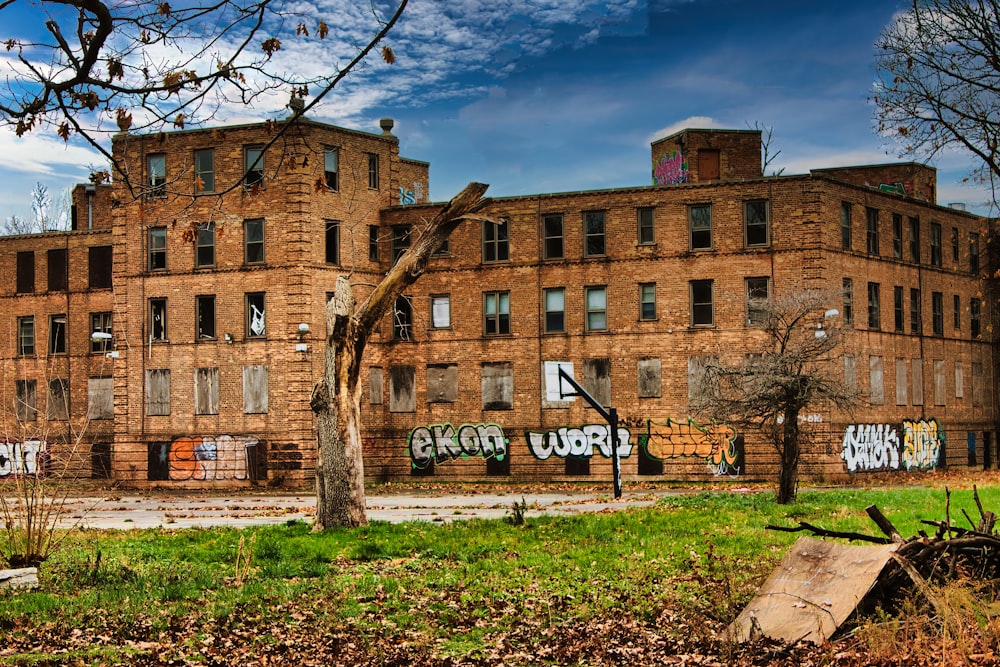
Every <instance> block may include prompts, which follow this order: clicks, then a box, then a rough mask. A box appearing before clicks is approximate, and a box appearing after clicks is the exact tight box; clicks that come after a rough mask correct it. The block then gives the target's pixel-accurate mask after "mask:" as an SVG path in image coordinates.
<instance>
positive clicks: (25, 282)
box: [16, 250, 35, 294]
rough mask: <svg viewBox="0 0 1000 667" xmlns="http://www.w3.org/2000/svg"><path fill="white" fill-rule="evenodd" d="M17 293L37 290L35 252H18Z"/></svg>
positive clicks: (29, 292)
mask: <svg viewBox="0 0 1000 667" xmlns="http://www.w3.org/2000/svg"><path fill="white" fill-rule="evenodd" d="M16 282H17V287H16V289H17V293H18V294H31V293H32V292H34V291H35V253H34V252H33V251H31V250H23V251H19V252H18V253H17V281H16Z"/></svg>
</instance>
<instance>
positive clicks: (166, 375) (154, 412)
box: [146, 368, 170, 416]
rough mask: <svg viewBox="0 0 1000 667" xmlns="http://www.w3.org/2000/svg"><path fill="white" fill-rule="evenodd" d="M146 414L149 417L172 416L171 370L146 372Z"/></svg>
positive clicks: (160, 369)
mask: <svg viewBox="0 0 1000 667" xmlns="http://www.w3.org/2000/svg"><path fill="white" fill-rule="evenodd" d="M146 414H147V415H149V416H166V415H169V414H170V369H169V368H151V369H147V370H146Z"/></svg>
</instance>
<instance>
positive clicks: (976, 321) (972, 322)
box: [969, 296, 983, 338]
mask: <svg viewBox="0 0 1000 667" xmlns="http://www.w3.org/2000/svg"><path fill="white" fill-rule="evenodd" d="M982 311H983V302H982V300H980V299H979V297H975V296H974V297H972V299H971V300H970V301H969V332H970V333H971V334H972V337H973V338H979V336H980V335H982Z"/></svg>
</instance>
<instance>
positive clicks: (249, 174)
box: [243, 146, 264, 190]
mask: <svg viewBox="0 0 1000 667" xmlns="http://www.w3.org/2000/svg"><path fill="white" fill-rule="evenodd" d="M263 185H264V147H263V146H244V147H243V187H244V188H245V189H247V190H249V189H250V188H252V187H254V186H258V187H263Z"/></svg>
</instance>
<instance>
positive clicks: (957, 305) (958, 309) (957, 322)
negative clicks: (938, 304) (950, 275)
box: [951, 294, 962, 329]
mask: <svg viewBox="0 0 1000 667" xmlns="http://www.w3.org/2000/svg"><path fill="white" fill-rule="evenodd" d="M951 306H952V310H953V311H954V326H955V329H961V328H962V299H961V298H960V297H959V296H958V295H957V294H955V295H953V296H952V302H951Z"/></svg>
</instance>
